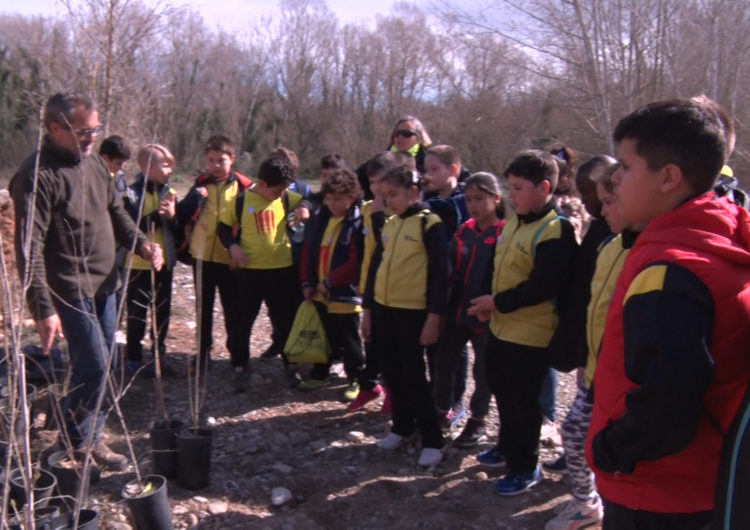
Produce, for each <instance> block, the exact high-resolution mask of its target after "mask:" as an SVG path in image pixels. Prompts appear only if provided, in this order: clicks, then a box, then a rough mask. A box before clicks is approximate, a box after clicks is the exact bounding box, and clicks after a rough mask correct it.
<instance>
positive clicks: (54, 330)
mask: <svg viewBox="0 0 750 530" xmlns="http://www.w3.org/2000/svg"><path fill="white" fill-rule="evenodd" d="M35 326H36V332H37V333H38V334H39V338H40V339H41V341H42V352H44V355H49V352H50V350H51V349H52V344H53V343H54V342H55V337H57V338H58V339H61V338H63V328H62V322H60V317H59V316H57V313H55V314H52V315H50V316H48V317H47V318H44V319H42V320H37V321H36V322H35Z"/></svg>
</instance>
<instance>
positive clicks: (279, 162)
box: [258, 155, 294, 186]
mask: <svg viewBox="0 0 750 530" xmlns="http://www.w3.org/2000/svg"><path fill="white" fill-rule="evenodd" d="M258 179H259V180H262V181H263V182H265V183H266V185H267V186H278V185H279V184H285V185H287V186H288V185H289V184H291V183H292V182H293V181H294V167H293V166H292V163H291V161H290V160H289V157H287V156H281V155H272V156H269V157H268V158H266V159H265V160H264V161H263V162H262V163H261V164H260V167H259V168H258Z"/></svg>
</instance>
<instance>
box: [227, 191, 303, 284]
mask: <svg viewBox="0 0 750 530" xmlns="http://www.w3.org/2000/svg"><path fill="white" fill-rule="evenodd" d="M285 193H287V194H288V195H289V212H288V213H291V212H292V211H294V209H295V208H297V206H299V203H300V201H301V200H302V196H301V195H300V194H299V193H294V192H293V191H288V190H287V191H286V192H285ZM240 213H241V219H239V225H240V246H241V247H242V250H244V251H245V254H246V255H247V257H248V265H247V267H246V268H247V269H283V268H285V267H291V266H292V246H291V244H290V242H289V237H288V235H287V229H286V228H287V225H286V212H285V211H284V203H283V201H282V199H281V198H278V199H276V200H273V201H270V202H269V201H267V200H266V199H264V198H263V197H261V196H260V195H258V194H257V193H255V192H254V191H252V188H250V189H248V190H245V192H244V199H243V204H242V212H240ZM219 219H220V221H221V222H222V223H224V224H225V225H228V226H235V225H236V224H237V222H238V219H237V212H236V207H235V202H234V201H232V202H231V203H230V204H229V205H227V207H225V208H224V209H223V210H222V211H221V212H219Z"/></svg>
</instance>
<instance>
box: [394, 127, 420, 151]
mask: <svg viewBox="0 0 750 530" xmlns="http://www.w3.org/2000/svg"><path fill="white" fill-rule="evenodd" d="M419 142H420V139H419V135H418V134H417V130H416V128H415V127H414V122H413V121H404V122H401V123H399V124H398V125H397V126H396V130H395V132H394V133H393V145H395V146H396V149H398V150H399V152H401V153H406V152H407V151H408V150H409V149H411V148H412V147H414V146H415V145H417V144H418V143H419Z"/></svg>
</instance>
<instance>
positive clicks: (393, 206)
mask: <svg viewBox="0 0 750 530" xmlns="http://www.w3.org/2000/svg"><path fill="white" fill-rule="evenodd" d="M380 192H381V193H382V194H383V198H384V199H385V205H386V206H387V207H388V209H390V210H391V212H392V213H393V214H395V215H401V214H403V213H404V212H405V211H406V210H407V209H408V208H409V206H411V205H412V204H414V203H416V202H418V201H419V188H417V187H416V186H411V187H409V188H402V187H401V186H396V185H394V184H393V183H391V182H382V181H381V183H380Z"/></svg>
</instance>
